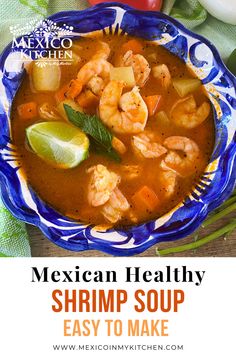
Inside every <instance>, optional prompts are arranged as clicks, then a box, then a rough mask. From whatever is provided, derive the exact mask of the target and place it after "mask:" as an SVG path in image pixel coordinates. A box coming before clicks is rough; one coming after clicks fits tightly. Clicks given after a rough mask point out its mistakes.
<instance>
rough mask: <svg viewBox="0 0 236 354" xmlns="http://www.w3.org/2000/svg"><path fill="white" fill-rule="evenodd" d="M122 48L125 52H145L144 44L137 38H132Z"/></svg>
mask: <svg viewBox="0 0 236 354" xmlns="http://www.w3.org/2000/svg"><path fill="white" fill-rule="evenodd" d="M121 50H122V52H124V53H126V52H128V50H132V52H133V54H141V53H142V52H143V46H142V43H140V42H139V41H138V40H137V39H131V40H129V41H128V42H126V43H124V44H123V45H122V48H121Z"/></svg>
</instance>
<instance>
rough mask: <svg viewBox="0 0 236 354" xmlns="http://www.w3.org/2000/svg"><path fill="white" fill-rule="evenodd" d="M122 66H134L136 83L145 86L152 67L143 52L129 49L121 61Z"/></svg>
mask: <svg viewBox="0 0 236 354" xmlns="http://www.w3.org/2000/svg"><path fill="white" fill-rule="evenodd" d="M120 66H132V68H133V71H134V77H135V82H136V85H137V86H139V87H143V86H144V85H145V83H146V81H147V80H148V78H149V75H150V72H151V69H150V66H149V64H148V61H147V60H146V59H145V58H144V56H143V55H141V54H133V52H132V50H128V52H126V53H125V55H124V56H123V58H122V59H121V61H120Z"/></svg>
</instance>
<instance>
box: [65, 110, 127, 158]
mask: <svg viewBox="0 0 236 354" xmlns="http://www.w3.org/2000/svg"><path fill="white" fill-rule="evenodd" d="M64 108H65V111H66V114H67V117H68V119H69V121H70V122H71V123H72V124H74V125H76V126H77V127H78V128H80V129H81V130H82V131H83V132H84V133H85V134H87V135H88V136H89V138H90V139H89V140H90V147H91V149H92V151H93V152H95V153H97V154H102V155H106V156H108V157H109V158H111V159H112V160H115V161H116V162H120V161H121V158H120V156H119V155H118V153H117V152H116V151H115V150H114V149H113V147H112V139H113V135H112V134H111V132H110V131H109V130H108V129H107V128H106V127H105V125H104V124H103V123H102V122H101V120H100V119H99V118H98V117H97V116H95V115H93V116H90V115H88V114H86V113H82V112H78V111H75V110H74V109H73V108H71V107H70V106H68V105H67V104H64Z"/></svg>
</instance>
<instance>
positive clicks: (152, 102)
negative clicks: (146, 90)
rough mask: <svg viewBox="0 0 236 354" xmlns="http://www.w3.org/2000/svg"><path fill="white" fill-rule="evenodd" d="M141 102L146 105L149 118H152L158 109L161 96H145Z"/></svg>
mask: <svg viewBox="0 0 236 354" xmlns="http://www.w3.org/2000/svg"><path fill="white" fill-rule="evenodd" d="M143 100H144V102H145V103H146V105H147V109H148V114H149V116H154V114H155V113H156V111H157V110H158V108H160V105H161V101H162V96H161V95H154V96H147V97H144V98H143Z"/></svg>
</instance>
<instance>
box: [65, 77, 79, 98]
mask: <svg viewBox="0 0 236 354" xmlns="http://www.w3.org/2000/svg"><path fill="white" fill-rule="evenodd" d="M82 88H83V86H82V84H81V83H80V82H79V80H77V79H75V80H71V81H70V83H69V88H68V90H67V92H66V97H67V98H71V99H75V97H77V96H79V94H80V93H81V91H82Z"/></svg>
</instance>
